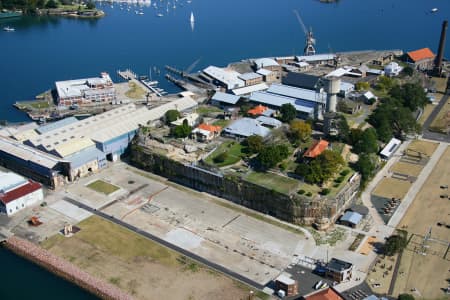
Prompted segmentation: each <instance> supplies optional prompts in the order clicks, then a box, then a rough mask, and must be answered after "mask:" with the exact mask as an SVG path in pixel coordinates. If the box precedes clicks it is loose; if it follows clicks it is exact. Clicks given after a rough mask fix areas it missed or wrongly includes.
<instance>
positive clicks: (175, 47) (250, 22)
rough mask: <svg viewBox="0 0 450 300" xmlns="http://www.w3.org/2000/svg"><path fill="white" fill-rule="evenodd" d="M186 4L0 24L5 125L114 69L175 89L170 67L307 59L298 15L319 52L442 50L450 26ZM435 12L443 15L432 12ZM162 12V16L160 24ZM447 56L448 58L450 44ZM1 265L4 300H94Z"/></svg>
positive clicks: (320, 7) (364, 13)
mask: <svg viewBox="0 0 450 300" xmlns="http://www.w3.org/2000/svg"><path fill="white" fill-rule="evenodd" d="M164 1H166V0H164ZM164 1H163V2H162V3H166V2H164ZM182 1H184V0H178V2H177V3H178V4H177V8H176V9H173V8H170V10H169V13H167V7H168V6H167V5H166V6H164V5H163V6H162V8H160V9H159V10H156V9H154V8H153V7H143V8H142V10H139V11H142V12H143V13H144V14H136V9H134V8H132V9H130V11H128V10H127V9H126V8H125V9H120V5H119V4H114V7H113V8H111V6H110V5H109V4H108V5H106V4H102V5H100V6H99V7H100V9H102V10H104V11H105V12H106V17H104V18H102V19H98V20H79V19H65V18H57V17H23V18H20V19H8V20H0V27H1V28H3V27H5V26H13V27H15V28H16V31H15V32H5V31H0V45H1V48H0V49H1V51H0V53H1V56H0V59H1V61H0V120H8V121H10V122H17V121H24V120H27V117H26V115H25V114H23V113H21V112H19V111H17V110H16V109H14V108H13V107H12V104H13V103H14V102H15V101H19V100H27V99H32V98H33V97H34V96H35V95H36V94H38V93H40V92H42V91H44V90H46V89H49V88H52V87H53V86H54V82H55V81H57V80H67V79H75V78H82V77H90V76H97V75H98V74H99V73H100V72H101V71H107V72H109V73H110V74H111V75H113V74H115V72H116V70H118V69H126V68H131V69H133V70H134V71H135V72H137V73H138V74H142V75H149V73H150V70H152V71H151V75H152V79H153V80H158V81H160V82H161V87H162V88H164V89H166V90H168V91H176V90H177V88H176V87H174V86H173V85H171V84H170V83H167V82H165V81H164V79H163V75H164V66H165V65H172V66H175V67H178V68H179V69H186V68H188V67H189V66H190V65H191V64H192V63H193V62H194V61H196V60H198V59H200V61H199V63H198V64H197V65H196V67H195V69H194V71H196V70H200V69H201V68H203V67H206V66H208V65H210V64H214V65H218V66H223V65H226V64H227V63H228V62H231V61H238V60H240V59H244V58H248V57H263V56H277V55H278V56H280V55H292V54H297V55H298V54H301V53H302V50H303V46H304V34H303V32H302V29H301V27H300V25H299V24H298V23H297V20H296V18H295V15H294V14H293V9H297V10H298V11H299V12H300V14H301V16H302V18H303V21H304V22H305V23H306V25H307V26H308V27H312V29H313V32H314V35H315V37H316V39H317V50H318V52H328V51H334V52H336V51H351V50H365V49H403V50H414V49H417V48H422V47H429V48H431V49H432V50H433V51H435V52H436V51H437V45H438V39H439V33H440V28H441V23H442V21H443V20H444V19H449V18H450V2H449V1H440V0H428V1H423V0H410V1H396V0H365V1H360V0H341V1H338V3H335V4H322V3H320V2H319V1H316V0H303V1H294V0H277V1H269V0H245V1H242V0H227V1H218V0H215V1H208V0H193V1H192V2H191V3H190V4H188V3H187V2H186V1H184V5H183V7H182V6H181V5H180V3H181V2H182ZM158 3H161V2H160V1H158ZM171 3H173V1H171ZM434 7H436V8H438V11H437V12H436V13H431V9H432V8H434ZM191 11H192V12H193V13H194V14H195V24H194V25H195V26H194V28H193V29H192V28H191V24H190V22H189V19H190V15H191ZM158 13H163V14H164V16H163V17H157V14H158ZM445 56H446V57H447V58H450V44H449V43H447V49H446V52H445ZM158 69H159V70H161V73H160V74H159V75H158V72H157V70H158ZM113 77H115V76H113ZM0 261H1V262H2V263H3V267H4V268H3V270H4V272H2V273H1V275H0V278H1V279H2V285H0V299H27V298H31V297H34V298H36V297H37V298H38V299H52V298H55V299H56V298H61V297H64V298H65V299H89V297H91V296H90V295H89V294H86V293H85V292H83V291H81V290H79V289H78V288H77V287H75V286H73V285H71V284H69V283H67V282H65V281H63V280H61V279H58V278H56V277H55V276H53V275H52V274H49V273H48V272H46V271H44V270H41V269H39V268H38V267H36V266H35V265H33V264H31V263H28V262H26V261H25V260H23V259H21V258H18V257H16V256H14V255H13V254H12V253H9V252H7V251H6V250H4V249H0ZM25 282H26V287H27V288H26V289H25V288H24V286H25ZM19 293H20V294H19Z"/></svg>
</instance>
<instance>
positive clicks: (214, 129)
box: [197, 123, 222, 133]
mask: <svg viewBox="0 0 450 300" xmlns="http://www.w3.org/2000/svg"><path fill="white" fill-rule="evenodd" d="M197 128H200V129H202V130H206V131H210V132H214V133H220V132H221V131H222V127H220V126H214V125H209V124H206V123H202V124H200V125H198V127H197Z"/></svg>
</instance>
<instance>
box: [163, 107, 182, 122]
mask: <svg viewBox="0 0 450 300" xmlns="http://www.w3.org/2000/svg"><path fill="white" fill-rule="evenodd" d="M179 117H180V112H179V111H178V110H176V109H170V110H168V111H167V112H166V113H165V114H164V119H165V121H166V124H170V123H172V122H173V121H176V120H178V118H179Z"/></svg>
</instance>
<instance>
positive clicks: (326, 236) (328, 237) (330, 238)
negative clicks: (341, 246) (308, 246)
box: [309, 227, 346, 246]
mask: <svg viewBox="0 0 450 300" xmlns="http://www.w3.org/2000/svg"><path fill="white" fill-rule="evenodd" d="M309 232H310V233H311V234H312V236H313V237H314V240H315V241H316V245H326V244H328V245H330V246H335V245H336V243H337V242H338V241H341V240H343V239H344V238H345V233H346V231H345V230H344V229H342V228H339V227H337V228H335V229H334V230H333V231H329V232H327V233H321V232H319V231H317V230H315V229H314V228H312V227H311V228H309Z"/></svg>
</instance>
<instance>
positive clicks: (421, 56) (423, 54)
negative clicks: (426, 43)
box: [407, 48, 436, 70]
mask: <svg viewBox="0 0 450 300" xmlns="http://www.w3.org/2000/svg"><path fill="white" fill-rule="evenodd" d="M435 57H436V55H435V54H434V53H433V52H432V51H431V50H430V49H429V48H422V49H419V50H415V51H411V52H408V53H407V62H409V63H411V64H413V65H414V66H415V67H416V68H417V69H420V70H429V69H431V68H433V65H434V58H435Z"/></svg>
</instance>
